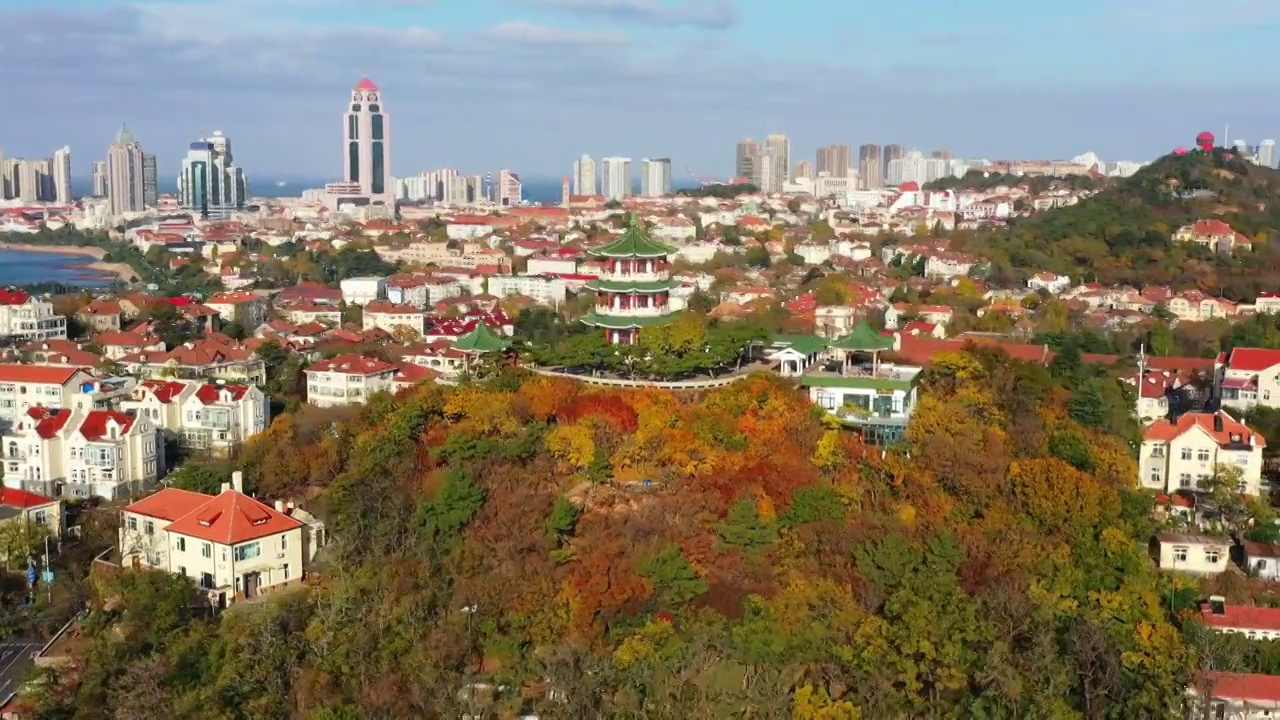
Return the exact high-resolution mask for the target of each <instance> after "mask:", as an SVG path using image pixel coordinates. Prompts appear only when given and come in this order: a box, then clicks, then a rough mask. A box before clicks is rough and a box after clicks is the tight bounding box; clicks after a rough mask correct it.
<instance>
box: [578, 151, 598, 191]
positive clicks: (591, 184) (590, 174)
mask: <svg viewBox="0 0 1280 720" xmlns="http://www.w3.org/2000/svg"><path fill="white" fill-rule="evenodd" d="M573 194H574V195H595V194H596V161H595V160H592V159H591V156H590V155H583V156H582V157H580V158H578V159H577V160H574V161H573Z"/></svg>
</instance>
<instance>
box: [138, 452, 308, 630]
mask: <svg viewBox="0 0 1280 720" xmlns="http://www.w3.org/2000/svg"><path fill="white" fill-rule="evenodd" d="M325 540H326V538H325V528H324V523H323V522H321V521H320V520H319V519H318V518H316V517H315V516H314V515H311V514H310V513H308V512H306V511H305V510H302V509H301V508H298V507H296V506H294V505H293V503H287V504H286V503H284V502H281V501H277V502H276V503H274V505H268V504H267V503H264V502H262V501H260V500H257V499H255V498H253V497H250V496H249V495H246V494H245V493H244V490H243V476H242V475H241V474H240V473H239V472H235V473H233V474H232V481H231V482H230V483H224V484H223V486H222V491H221V492H220V493H218V494H217V495H206V494H204V493H198V492H191V491H188V490H181V489H178V488H165V489H163V490H161V491H160V492H157V493H155V494H154V495H150V496H148V497H145V498H143V499H141V500H138V501H137V502H134V503H132V504H130V505H128V506H127V507H125V508H124V509H123V510H121V512H120V537H119V543H120V544H119V553H120V564H121V565H122V566H123V567H125V568H155V569H158V570H165V571H167V572H171V573H174V574H177V575H182V576H183V577H188V578H191V580H192V581H193V582H194V583H195V584H196V585H197V587H199V588H200V589H201V590H202V591H204V592H205V593H207V597H208V598H209V600H210V603H211V604H213V605H215V606H218V607H225V606H226V605H227V604H229V603H232V602H235V601H237V600H246V599H250V598H253V597H256V596H258V595H260V594H263V593H269V592H273V591H275V590H279V589H280V588H283V587H287V586H289V585H293V584H297V583H299V582H301V581H302V580H303V578H304V577H305V576H306V573H307V572H308V570H309V569H310V567H311V565H312V563H313V562H314V561H315V558H316V553H317V552H318V551H319V549H320V548H321V547H322V546H323V545H324V543H325Z"/></svg>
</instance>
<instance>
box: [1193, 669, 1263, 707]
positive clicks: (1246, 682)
mask: <svg viewBox="0 0 1280 720" xmlns="http://www.w3.org/2000/svg"><path fill="white" fill-rule="evenodd" d="M1200 684H1203V685H1204V686H1205V690H1207V691H1208V694H1209V695H1211V696H1213V697H1215V698H1219V699H1233V700H1252V701H1255V702H1273V703H1274V702H1280V675H1259V674H1257V673H1235V672H1212V671H1211V672H1208V673H1206V674H1205V680H1204V682H1203V683H1200Z"/></svg>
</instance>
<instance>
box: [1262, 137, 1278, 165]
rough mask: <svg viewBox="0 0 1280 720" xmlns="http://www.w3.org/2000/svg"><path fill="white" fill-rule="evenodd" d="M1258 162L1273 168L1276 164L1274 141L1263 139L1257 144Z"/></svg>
mask: <svg viewBox="0 0 1280 720" xmlns="http://www.w3.org/2000/svg"><path fill="white" fill-rule="evenodd" d="M1258 164H1259V165H1262V166H1265V167H1269V168H1273V167H1275V166H1276V141H1275V140H1263V141H1262V142H1261V143H1260V144H1259V145H1258Z"/></svg>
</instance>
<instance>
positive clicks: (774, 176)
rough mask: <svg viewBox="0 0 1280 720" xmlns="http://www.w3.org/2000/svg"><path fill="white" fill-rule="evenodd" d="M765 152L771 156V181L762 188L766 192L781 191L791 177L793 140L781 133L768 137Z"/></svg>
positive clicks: (765, 140)
mask: <svg viewBox="0 0 1280 720" xmlns="http://www.w3.org/2000/svg"><path fill="white" fill-rule="evenodd" d="M764 154H765V155H768V156H769V163H770V167H769V183H768V185H767V186H766V187H761V188H760V189H761V190H763V191H765V192H780V191H781V190H782V186H783V185H784V184H786V183H787V182H788V181H790V179H791V140H790V139H788V138H787V136H786V135H782V134H780V133H776V134H773V135H770V136H768V137H766V138H765V139H764Z"/></svg>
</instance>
